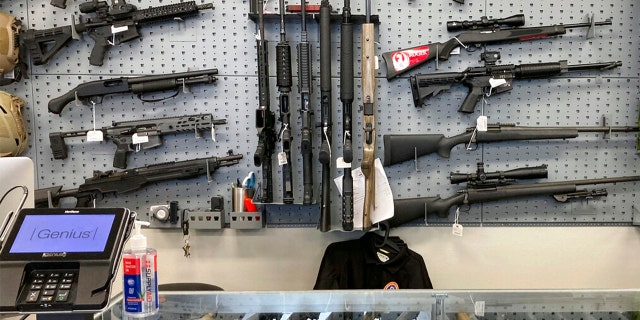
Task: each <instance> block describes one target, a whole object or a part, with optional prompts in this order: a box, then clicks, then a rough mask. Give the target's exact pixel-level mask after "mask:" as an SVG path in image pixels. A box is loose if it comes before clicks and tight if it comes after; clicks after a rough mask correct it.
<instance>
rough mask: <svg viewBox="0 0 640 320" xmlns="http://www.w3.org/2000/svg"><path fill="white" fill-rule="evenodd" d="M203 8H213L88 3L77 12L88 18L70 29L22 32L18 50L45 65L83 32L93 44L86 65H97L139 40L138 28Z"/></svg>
mask: <svg viewBox="0 0 640 320" xmlns="http://www.w3.org/2000/svg"><path fill="white" fill-rule="evenodd" d="M205 9H213V3H206V4H196V2H195V1H187V2H181V3H174V4H168V5H164V6H158V7H150V8H148V9H140V10H139V9H138V8H137V7H136V6H134V5H132V4H128V3H126V2H125V1H124V0H112V4H111V6H109V4H108V3H107V1H98V0H93V1H88V2H85V3H81V4H80V6H79V10H80V12H81V13H85V14H92V16H91V17H90V18H86V19H84V21H83V17H82V16H81V17H80V19H79V21H77V22H76V21H75V19H74V20H73V21H72V24H71V25H70V26H63V27H56V28H50V29H43V30H36V29H29V30H25V31H23V32H22V33H21V34H20V43H21V48H22V49H21V50H24V51H28V52H29V55H30V56H31V62H32V63H33V64H35V65H41V64H45V63H47V62H48V61H49V60H50V59H51V57H53V56H54V55H55V54H56V53H58V51H60V49H62V47H63V46H65V45H66V44H67V43H68V42H69V41H71V39H81V35H82V34H84V33H86V34H87V35H88V36H89V37H91V38H92V39H93V40H94V41H95V44H94V46H93V49H92V50H91V55H90V56H89V63H90V64H91V65H94V66H101V65H102V64H103V62H104V57H105V55H106V54H107V51H109V48H110V47H112V46H115V45H119V44H121V43H125V42H129V41H131V40H135V39H137V38H140V26H143V25H149V24H152V23H157V22H165V21H172V20H181V19H185V18H189V17H192V16H196V15H197V14H198V13H199V12H200V10H205Z"/></svg>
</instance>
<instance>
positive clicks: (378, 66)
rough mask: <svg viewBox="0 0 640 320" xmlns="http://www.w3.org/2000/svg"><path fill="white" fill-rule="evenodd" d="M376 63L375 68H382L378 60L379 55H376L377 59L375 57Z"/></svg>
mask: <svg viewBox="0 0 640 320" xmlns="http://www.w3.org/2000/svg"><path fill="white" fill-rule="evenodd" d="M373 62H374V65H375V69H376V70H378V69H380V63H379V62H378V56H375V59H373Z"/></svg>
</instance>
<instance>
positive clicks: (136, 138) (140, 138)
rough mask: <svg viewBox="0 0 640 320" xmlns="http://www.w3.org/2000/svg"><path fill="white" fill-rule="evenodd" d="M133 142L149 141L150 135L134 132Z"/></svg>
mask: <svg viewBox="0 0 640 320" xmlns="http://www.w3.org/2000/svg"><path fill="white" fill-rule="evenodd" d="M131 142H133V144H140V143H147V142H149V136H139V135H138V134H137V133H134V134H133V136H131Z"/></svg>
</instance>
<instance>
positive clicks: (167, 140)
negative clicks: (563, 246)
mask: <svg viewBox="0 0 640 320" xmlns="http://www.w3.org/2000/svg"><path fill="white" fill-rule="evenodd" d="M171 2H172V1H157V0H136V1H134V0H131V1H129V3H131V4H134V5H136V6H138V7H139V8H146V7H149V6H158V5H164V4H167V3H171ZM203 2H204V1H201V0H198V3H203ZM372 2H373V3H372V5H373V14H377V15H379V18H380V23H379V24H378V25H377V26H376V28H377V29H376V30H377V31H378V39H377V43H378V46H377V48H376V51H377V52H378V53H382V52H387V51H391V50H396V49H400V48H408V47H413V46H417V45H421V44H427V43H431V42H444V41H446V40H448V39H450V38H451V37H452V36H454V35H455V33H448V32H447V31H446V28H445V26H446V21H447V20H469V19H479V18H480V17H481V16H483V15H487V16H490V17H493V18H500V17H506V16H510V15H513V14H519V13H522V14H524V15H525V17H526V25H525V26H541V25H549V24H558V23H564V24H573V23H582V22H586V21H587V20H586V19H587V15H588V14H590V13H593V14H594V15H595V19H596V20H598V21H600V20H604V19H606V18H611V19H612V21H613V24H612V25H611V26H603V27H598V28H597V30H596V37H595V38H593V39H586V29H584V28H578V29H572V30H569V31H568V32H567V34H566V35H564V36H561V37H555V38H549V39H542V40H535V41H528V42H521V43H514V44H504V45H491V46H488V47H487V48H488V49H489V50H497V51H500V52H501V55H502V59H501V61H500V62H499V63H500V64H521V63H536V62H554V61H558V60H568V63H569V64H580V63H593V62H603V61H617V60H619V61H622V63H623V65H622V67H620V68H617V69H615V70H609V71H606V72H603V73H601V74H597V73H593V72H581V73H572V74H570V75H569V74H566V75H563V76H560V77H554V78H550V79H535V80H522V81H516V82H514V86H513V90H512V91H511V92H508V93H505V94H501V95H494V96H491V97H489V98H488V103H489V105H487V106H486V107H485V108H484V114H485V115H487V116H488V117H489V122H490V123H497V122H501V123H516V124H518V125H522V126H565V125H566V126H578V125H579V126H595V125H602V124H603V123H602V121H603V120H602V119H603V117H606V119H607V121H608V123H607V124H609V125H635V124H637V119H638V106H639V104H640V102H639V98H640V94H639V91H640V58H639V55H638V54H637V53H638V52H639V49H640V40H639V37H638V32H637V30H640V22H639V21H640V20H639V19H638V15H639V14H640V8H638V5H637V3H635V1H633V0H622V1H620V0H616V1H613V0H611V1H583V2H579V3H558V2H553V1H546V0H545V1H523V2H515V3H514V2H513V1H506V0H504V1H503V0H495V1H474V0H467V1H466V3H465V4H458V3H455V2H453V1H450V0H437V1H422V0H404V1H375V0H374V1H372ZM79 3H80V1H73V0H70V1H69V3H68V7H67V9H66V10H62V9H57V8H54V7H52V6H50V5H49V1H48V0H18V1H3V2H2V3H0V10H2V11H5V12H9V13H11V14H13V15H15V16H16V17H18V18H19V19H20V20H21V21H22V22H23V25H24V27H25V28H35V29H44V28H50V27H55V26H62V25H68V24H70V23H71V21H72V16H76V17H78V16H79V15H82V14H80V13H79V11H78V9H77V8H78V4H79ZM289 3H291V4H298V3H297V2H290V1H288V2H287V4H289ZM331 4H332V6H333V8H334V11H337V12H338V13H340V12H341V10H342V5H343V4H342V1H331ZM214 6H215V9H213V10H205V11H202V12H201V13H200V14H199V15H198V16H196V17H193V18H190V19H187V20H186V21H185V22H183V23H178V22H165V23H163V24H157V25H152V26H144V27H142V28H141V33H142V38H141V39H136V40H134V41H131V42H129V43H126V44H122V45H120V46H117V47H113V48H111V50H110V52H109V53H108V58H107V59H106V61H105V64H104V66H103V67H95V66H90V65H89V63H88V57H89V53H90V50H91V47H92V45H93V40H91V39H90V38H89V37H87V36H85V37H84V39H83V40H81V41H73V42H72V43H70V44H69V45H68V46H67V47H65V48H63V50H62V51H61V52H60V53H58V54H57V55H56V56H55V57H54V58H53V59H52V60H51V61H50V62H49V63H48V64H47V65H43V66H33V65H31V66H30V71H31V74H32V76H31V79H27V80H22V81H20V82H19V83H16V84H13V85H10V86H6V87H3V88H2V89H3V90H6V91H9V92H11V93H14V94H17V95H19V96H21V97H22V98H24V99H25V100H26V101H27V106H26V107H25V109H24V114H25V120H26V121H27V127H28V129H29V132H30V135H29V138H30V140H29V148H28V150H27V153H26V155H27V156H29V157H31V158H32V159H34V161H35V163H36V167H37V170H38V171H37V174H36V176H37V187H39V188H44V187H50V186H55V185H63V186H64V187H65V189H67V188H75V187H77V186H78V185H79V184H81V183H82V181H83V179H84V178H87V177H90V176H91V175H92V171H93V170H102V171H105V170H112V169H113V168H112V166H111V163H112V157H113V152H114V150H115V146H114V145H113V144H112V143H111V142H102V143H87V142H84V141H83V140H81V139H69V140H68V145H69V146H70V153H69V158H68V159H66V160H54V159H53V157H52V154H51V150H50V147H49V140H48V134H49V133H50V132H56V131H71V130H80V129H89V128H92V127H93V124H92V113H91V109H90V108H87V107H77V106H70V107H68V108H67V109H66V110H65V111H64V112H63V113H62V115H61V116H57V115H53V114H49V113H48V112H47V109H46V107H47V102H48V101H49V100H50V99H51V98H53V97H56V96H59V95H61V94H63V93H65V92H66V91H68V90H70V89H72V88H73V87H74V86H76V85H78V84H80V83H82V82H84V81H89V80H95V79H98V78H100V77H104V78H110V77H120V76H138V75H144V74H162V73H171V72H183V71H187V69H191V70H194V69H200V70H202V69H208V68H217V69H218V70H219V75H218V81H217V83H216V84H215V85H211V86H208V85H204V86H194V87H192V88H191V89H192V91H193V93H192V94H181V95H179V96H178V97H177V98H175V99H170V100H167V101H164V102H161V103H143V102H141V101H139V100H138V99H136V98H135V97H133V96H110V97H106V98H105V99H104V101H103V103H102V104H101V105H98V106H97V107H96V119H97V120H96V125H97V126H99V127H102V126H108V125H110V124H111V122H112V121H116V120H117V121H122V120H135V119H143V118H144V119H147V118H156V117H166V116H176V115H184V114H196V113H212V114H213V115H214V116H215V117H216V118H226V119H227V122H228V123H227V125H225V126H218V127H217V128H216V131H217V142H213V141H212V140H211V139H210V137H209V138H201V139H196V138H195V137H194V136H193V135H188V134H179V135H165V137H164V145H163V146H162V147H159V148H155V149H150V150H144V151H141V152H138V153H136V154H133V155H132V156H131V157H130V158H129V168H135V167H138V166H144V165H148V164H153V163H158V162H166V161H178V160H188V159H193V158H201V157H207V156H222V155H224V154H225V153H226V151H227V150H229V149H233V150H234V151H235V152H237V153H241V154H243V155H244V160H243V161H242V162H241V163H240V164H239V165H237V166H234V167H228V168H221V169H219V170H218V171H217V172H216V173H214V175H213V178H214V181H213V182H211V183H207V181H206V178H205V177H200V178H195V179H191V180H185V181H170V182H161V183H157V184H153V185H150V186H147V187H145V188H144V190H140V191H136V192H132V193H128V194H122V195H117V196H114V195H106V196H105V198H104V199H102V200H101V201H100V202H98V205H99V206H119V205H123V206H127V207H129V208H132V209H135V210H137V211H139V212H146V211H147V210H148V207H149V206H151V205H155V204H164V203H168V201H171V200H177V201H179V202H180V206H181V208H189V209H196V208H207V207H208V206H209V204H208V202H209V199H210V197H211V196H213V195H223V196H224V197H225V200H226V206H225V207H226V209H227V211H228V210H230V207H231V204H230V200H231V196H230V191H229V190H230V189H229V188H230V185H231V183H233V182H236V180H237V179H242V178H243V177H244V176H245V175H246V174H247V173H248V172H249V171H255V172H256V173H258V176H260V174H259V172H260V168H257V167H255V166H254V165H253V162H252V157H253V152H254V150H255V146H256V144H257V137H256V129H255V127H254V126H255V116H254V114H255V109H256V107H257V101H258V99H257V77H256V74H257V71H256V70H257V67H256V59H255V58H256V49H255V35H254V33H255V23H254V22H252V21H251V20H250V19H249V18H248V11H249V3H248V1H215V2H214ZM277 7H278V5H277V2H275V1H268V2H267V5H266V10H267V11H269V12H277V11H278V8H277ZM351 8H352V13H353V14H364V1H363V0H354V1H351ZM287 22H288V23H287V38H288V40H289V42H290V44H291V46H292V50H293V55H292V56H294V59H293V63H294V70H296V66H297V59H295V45H296V44H297V43H298V42H299V41H300V23H299V22H297V21H295V20H293V21H292V20H290V19H289V20H287ZM339 30H340V29H339V25H338V24H335V25H334V26H333V27H332V33H333V36H332V43H333V50H332V57H333V59H332V60H333V66H332V86H333V95H332V98H333V99H332V104H333V124H334V125H333V141H334V143H333V146H334V148H333V158H334V159H335V158H336V157H337V156H339V155H341V154H342V149H341V143H340V141H341V140H342V127H341V126H342V108H341V103H340V100H339V70H338V69H339V68H338V66H339V51H340V50H339V46H340V37H339ZM308 31H309V34H310V41H311V43H312V47H313V48H312V50H313V51H312V52H313V53H312V54H313V58H314V62H313V74H314V87H313V94H312V99H313V100H312V102H313V105H312V107H313V108H314V111H315V115H314V119H315V121H319V119H320V112H319V98H318V96H319V91H320V90H319V74H318V73H319V62H318V52H319V50H318V28H317V22H316V21H314V20H310V21H308ZM354 32H355V36H354V39H355V41H356V44H355V48H356V49H355V56H356V59H355V60H356V61H354V65H355V70H356V77H357V78H356V81H355V83H356V100H355V101H354V114H358V117H357V119H356V120H357V121H354V126H353V127H354V132H355V133H357V134H355V135H354V146H357V148H355V163H356V164H359V163H360V161H361V159H362V129H361V128H362V121H361V118H362V117H361V110H360V107H359V106H360V105H361V104H362V100H361V92H360V90H361V87H360V81H361V79H360V63H361V59H360V58H359V54H360V52H361V50H360V28H359V27H358V26H356V27H355V30H354ZM266 39H267V40H268V41H269V52H270V57H271V61H270V66H269V67H270V75H271V78H270V86H271V108H272V110H274V111H276V114H277V109H278V104H277V97H278V94H277V88H276V86H275V82H276V81H275V61H274V60H273V59H274V58H273V57H274V53H275V44H276V43H277V41H278V40H279V27H278V21H269V22H268V23H267V25H266ZM481 51H482V48H479V49H478V50H476V52H473V53H469V52H465V51H463V52H462V53H461V54H460V55H454V56H452V57H451V59H449V61H446V62H440V63H439V64H438V65H437V67H438V68H437V70H436V64H435V63H430V64H428V65H426V66H423V67H420V68H418V69H416V70H415V71H413V72H410V73H409V74H407V75H404V76H402V77H401V78H399V79H396V80H392V81H387V80H386V78H385V77H384V76H385V72H384V70H379V71H378V76H377V79H376V83H377V88H376V121H377V123H376V128H377V154H378V155H379V156H380V157H382V155H383V154H384V150H383V143H382V136H383V135H384V134H392V133H440V134H444V135H445V136H453V135H457V134H460V133H462V132H463V131H464V130H465V128H467V127H469V126H473V125H474V124H475V119H476V118H477V116H478V115H480V109H481V108H479V107H478V108H477V110H476V113H474V114H472V115H467V114H462V113H458V112H456V110H457V109H458V107H459V105H460V103H461V102H462V100H463V99H464V97H465V95H466V88H465V87H464V86H453V87H452V88H451V90H448V91H444V92H442V93H441V94H439V95H438V96H436V97H434V98H430V99H429V100H428V101H427V103H426V104H425V105H424V106H423V107H421V108H415V107H414V106H413V100H412V98H411V91H410V88H409V83H408V75H412V74H416V73H431V72H459V71H462V70H464V69H465V68H467V67H472V66H480V62H478V60H479V53H480V52H481ZM380 63H382V60H381V61H380ZM293 83H294V88H293V91H292V94H291V97H292V121H293V128H292V129H293V132H294V133H296V135H295V136H294V142H293V146H294V149H293V153H294V160H293V165H294V175H293V176H294V184H295V189H294V190H295V191H296V193H295V202H296V203H301V201H302V196H301V192H302V167H301V165H302V159H301V158H302V157H301V155H300V134H299V130H300V125H301V124H300V117H299V113H298V112H297V111H294V110H297V109H298V108H299V105H300V98H299V94H298V90H297V88H296V86H297V83H298V79H297V77H296V74H295V72H294V79H293ZM278 126H279V125H278ZM205 136H206V134H205ZM635 144H636V136H635V135H634V134H614V135H613V136H612V137H611V139H608V140H604V139H603V138H602V134H590V133H586V134H581V135H580V136H579V137H578V138H576V139H568V140H565V141H555V140H554V141H536V142H527V141H522V142H513V143H493V144H485V145H481V146H479V148H478V150H476V151H474V152H467V151H465V150H464V148H463V147H462V146H458V147H456V148H454V150H453V152H452V156H451V158H450V159H444V158H440V157H438V156H436V155H429V156H424V157H420V158H419V159H418V161H417V170H416V164H414V163H413V162H407V163H403V164H399V165H394V166H391V167H387V168H386V173H387V176H388V177H389V182H390V184H391V188H392V190H393V193H394V197H395V198H412V197H426V196H435V195H440V196H441V197H443V198H444V197H449V196H452V195H454V194H455V192H456V190H458V189H460V188H462V187H458V186H452V185H450V184H449V182H448V175H449V172H452V171H460V172H472V171H474V170H475V167H476V162H478V161H484V162H485V166H486V168H487V170H491V171H495V170H508V169H513V168H518V167H523V166H536V165H540V164H547V165H548V166H549V179H548V180H549V181H562V180H567V179H571V180H573V179H586V178H599V177H615V176H624V175H637V174H638V172H637V169H636V165H635V164H636V163H637V161H638V154H637V153H636V151H635ZM319 145H320V131H319V129H318V130H316V134H315V136H314V146H315V148H314V155H315V156H317V154H318V146H319ZM314 166H315V167H314V171H315V172H316V175H315V176H314V178H315V182H316V183H315V192H314V194H315V195H316V196H317V198H316V199H319V193H320V165H319V162H317V161H314ZM274 168H278V167H277V165H276V163H274ZM338 171H340V172H341V171H342V170H336V169H335V168H333V176H336V175H338V174H339V173H338ZM340 174H341V173H340ZM524 183H528V182H524ZM602 187H606V188H607V190H608V192H609V196H608V197H606V198H599V199H593V200H589V201H578V202H572V203H563V204H558V203H556V202H554V201H553V200H551V199H549V198H546V197H533V198H526V199H515V200H508V201H500V202H492V203H487V204H484V205H473V206H472V207H471V209H470V211H468V212H465V213H463V214H461V216H460V221H462V222H463V223H473V224H494V223H495V224H509V225H514V224H519V223H548V222H550V223H570V224H571V223H587V224H600V223H621V224H630V223H632V222H633V215H634V210H637V209H634V206H635V207H637V205H636V194H637V190H638V184H636V183H619V184H617V185H603V186H602ZM274 192H275V202H276V203H279V202H281V201H282V200H281V199H282V198H281V197H282V196H281V171H280V170H277V171H275V173H274ZM268 212H269V217H268V218H267V222H268V226H296V225H304V226H309V225H313V224H314V223H315V222H316V221H317V218H318V215H317V212H318V209H317V206H315V207H313V206H311V207H303V206H278V205H276V204H274V205H270V206H269V207H268ZM452 220H453V214H451V215H450V217H449V218H448V219H438V218H433V217H431V216H429V218H428V222H429V223H430V224H433V223H450V222H451V221H452ZM332 223H333V226H332V227H333V229H339V228H340V200H339V194H338V192H337V191H336V189H335V188H332Z"/></svg>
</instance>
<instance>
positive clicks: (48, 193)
mask: <svg viewBox="0 0 640 320" xmlns="http://www.w3.org/2000/svg"><path fill="white" fill-rule="evenodd" d="M240 159H242V155H241V154H233V152H232V151H229V155H228V156H226V157H209V158H200V159H194V160H186V161H174V162H166V163H159V164H153V165H148V166H144V167H140V168H133V169H127V170H123V171H119V172H116V171H113V170H110V171H106V172H103V171H94V172H93V177H91V178H87V179H85V180H84V183H83V184H81V185H80V186H78V188H76V189H69V190H62V186H56V187H50V188H44V189H38V190H36V192H35V206H36V208H46V207H47V206H49V207H51V206H53V205H57V203H58V201H59V200H60V199H61V198H66V197H75V198H76V199H77V205H76V206H77V207H87V206H89V204H90V202H91V201H93V200H96V199H98V198H99V197H101V196H102V195H103V194H105V193H116V194H122V193H127V192H132V191H136V190H139V189H142V187H144V186H146V185H148V184H150V183H154V182H159V181H165V180H174V179H189V178H194V177H197V176H201V175H204V174H206V175H207V179H208V181H212V178H211V174H213V172H215V171H216V170H217V169H218V168H220V167H229V166H233V165H236V164H238V163H240Z"/></svg>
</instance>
